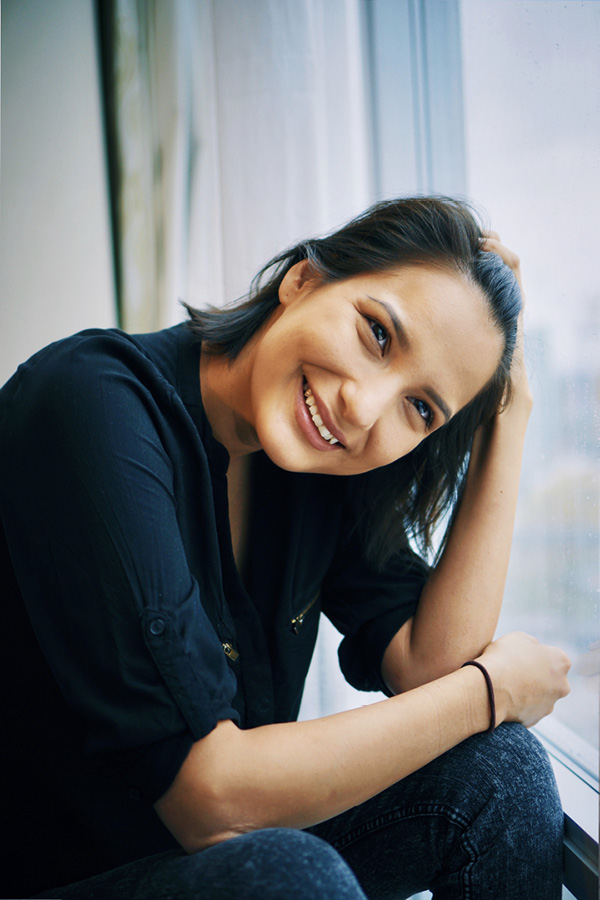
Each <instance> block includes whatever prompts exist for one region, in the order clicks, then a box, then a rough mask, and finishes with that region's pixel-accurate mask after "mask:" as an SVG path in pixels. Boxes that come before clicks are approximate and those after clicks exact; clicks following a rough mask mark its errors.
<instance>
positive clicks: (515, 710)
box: [479, 632, 571, 728]
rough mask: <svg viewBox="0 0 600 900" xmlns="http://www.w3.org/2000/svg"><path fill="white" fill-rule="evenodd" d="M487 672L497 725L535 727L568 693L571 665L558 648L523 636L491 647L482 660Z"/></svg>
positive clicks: (513, 636) (507, 637) (509, 637)
mask: <svg viewBox="0 0 600 900" xmlns="http://www.w3.org/2000/svg"><path fill="white" fill-rule="evenodd" d="M479 661H480V662H481V664H482V665H484V666H485V667H486V669H487V670H488V672H489V674H490V677H491V679H492V684H493V685H494V693H495V695H496V714H497V719H496V721H497V722H498V723H500V722H503V721H506V722H521V724H523V725H525V726H527V727H528V728H529V727H530V726H531V725H535V724H536V722H539V720H540V719H543V718H544V716H547V715H549V714H550V713H551V712H552V710H553V709H554V704H555V703H556V701H557V700H560V698H561V697H566V696H567V694H568V693H569V690H570V688H569V682H568V680H567V674H568V672H569V669H570V668H571V661H570V659H569V657H568V656H567V654H566V653H564V652H563V651H562V650H560V649H559V648H558V647H549V646H546V645H545V644H540V642H539V641H538V640H536V638H534V637H532V636H531V635H529V634H524V633H523V632H513V633H511V634H507V635H505V636H504V637H501V638H499V639H498V640H496V641H494V642H493V643H491V644H490V645H489V646H488V647H487V648H486V649H485V650H484V652H483V653H482V655H481V656H480V657H479Z"/></svg>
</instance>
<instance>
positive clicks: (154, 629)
mask: <svg viewBox="0 0 600 900" xmlns="http://www.w3.org/2000/svg"><path fill="white" fill-rule="evenodd" d="M164 630H165V620H164V619H152V621H151V622H150V634H154V635H156V636H157V637H158V635H160V634H163V632H164Z"/></svg>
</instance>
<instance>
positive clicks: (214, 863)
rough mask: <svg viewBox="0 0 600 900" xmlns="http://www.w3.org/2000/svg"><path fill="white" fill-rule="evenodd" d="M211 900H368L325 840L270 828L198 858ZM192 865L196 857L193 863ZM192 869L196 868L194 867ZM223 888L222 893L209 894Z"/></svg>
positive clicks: (200, 895)
mask: <svg viewBox="0 0 600 900" xmlns="http://www.w3.org/2000/svg"><path fill="white" fill-rule="evenodd" d="M196 858H197V864H198V883H199V884H200V885H202V884H205V885H208V884H209V883H210V885H211V887H210V890H207V891H206V892H205V893H203V892H202V890H200V893H198V894H197V895H196V896H197V897H198V898H199V900H204V898H205V897H206V900H208V898H212V897H213V896H218V897H219V898H222V900H227V898H232V900H233V898H235V900H255V898H256V900H280V898H281V897H286V900H321V898H323V900H325V898H327V900H329V898H331V897H336V898H337V897H339V898H340V900H365V897H364V893H363V892H362V890H361V888H360V887H359V884H358V882H357V880H356V878H355V876H354V874H353V873H352V871H351V869H350V868H349V866H348V865H347V864H346V863H345V862H344V860H343V859H342V857H341V856H340V855H339V854H338V853H337V852H336V851H335V850H334V849H333V847H331V846H330V845H329V844H328V843H327V842H326V841H324V840H322V839H321V838H318V837H315V836H314V835H312V834H308V833H306V832H303V831H298V830H296V829H289V828H269V829H263V830H260V831H255V832H250V833H249V834H246V835H242V836H240V837H238V838H232V839H231V840H229V841H225V842H224V843H223V844H218V845H217V846H215V847H211V848H210V849H209V850H205V851H202V852H201V853H198V854H196ZM191 859H192V860H193V859H194V857H192V858H191ZM192 865H193V863H192ZM215 889H218V894H213V893H211V892H210V891H211V890H212V891H215Z"/></svg>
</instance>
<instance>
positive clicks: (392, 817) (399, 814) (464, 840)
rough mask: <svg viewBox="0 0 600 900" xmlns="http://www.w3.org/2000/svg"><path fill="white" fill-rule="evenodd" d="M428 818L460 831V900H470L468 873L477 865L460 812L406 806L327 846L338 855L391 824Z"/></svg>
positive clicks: (437, 806)
mask: <svg viewBox="0 0 600 900" xmlns="http://www.w3.org/2000/svg"><path fill="white" fill-rule="evenodd" d="M431 815H435V816H441V817H443V818H445V819H446V820H447V821H449V822H450V824H452V825H456V826H457V827H459V828H462V829H463V834H462V835H461V838H460V843H461V846H462V847H463V849H464V851H465V853H466V854H467V856H468V857H469V862H468V863H466V865H465V866H463V867H462V869H461V872H460V883H461V889H462V897H463V900H470V898H471V897H472V890H471V887H472V883H471V870H472V868H473V866H474V865H475V863H476V861H477V851H476V850H475V848H474V847H473V845H472V844H471V842H470V841H469V839H468V837H467V834H466V831H467V829H468V828H469V825H470V822H469V820H468V819H467V818H466V817H465V816H463V815H462V814H461V813H460V812H458V811H457V810H455V809H453V808H452V807H451V806H444V805H440V804H438V803H417V804H413V805H412V806H407V807H405V808H403V809H401V810H400V809H394V810H391V811H390V812H387V813H385V814H384V815H379V816H375V817H374V818H372V819H369V821H367V822H363V823H361V824H360V825H358V826H357V827H355V828H352V829H350V830H349V831H347V832H346V833H345V834H344V835H343V837H340V838H336V839H335V840H332V841H331V843H332V845H333V846H334V847H335V849H336V850H337V851H338V852H342V851H343V850H345V849H346V848H347V847H349V846H350V845H351V844H353V843H355V842H356V841H358V840H360V839H361V838H363V837H365V836H366V835H370V834H373V833H375V832H376V831H380V830H381V829H383V828H387V827H388V825H392V824H394V823H395V822H400V821H402V820H407V819H416V818H419V817H420V816H431Z"/></svg>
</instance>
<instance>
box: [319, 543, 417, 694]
mask: <svg viewBox="0 0 600 900" xmlns="http://www.w3.org/2000/svg"><path fill="white" fill-rule="evenodd" d="M428 575H429V567H428V566H427V564H426V563H425V562H424V561H423V560H422V559H420V557H418V556H417V555H416V554H415V553H413V552H412V550H410V549H409V548H406V549H405V550H403V551H401V552H399V553H398V554H397V555H396V556H395V557H394V558H393V560H391V561H390V562H389V563H387V564H386V565H385V566H384V567H383V568H381V569H380V568H378V567H376V566H375V565H371V564H370V563H369V562H368V561H367V559H366V558H365V554H364V550H363V547H362V544H361V540H360V537H359V534H358V531H357V530H356V529H355V530H354V531H352V532H351V533H350V534H348V535H346V536H345V537H344V538H343V539H342V541H341V543H340V546H339V548H338V551H337V553H336V556H335V558H334V561H333V564H332V566H331V568H330V571H329V573H328V575H327V577H326V578H325V580H324V582H323V585H322V595H321V596H322V602H323V611H324V612H325V614H326V615H327V617H328V618H329V619H330V620H331V622H332V623H333V624H334V625H335V627H336V628H337V629H338V630H339V631H340V632H341V633H342V634H343V635H344V638H343V640H342V642H341V644H340V647H339V651H338V655H339V660H340V667H341V669H342V672H343V674H344V677H345V678H346V680H347V681H348V682H349V683H350V684H351V685H352V686H353V687H355V688H357V689H358V690H361V691H382V692H383V693H386V694H389V693H390V692H389V689H388V688H387V686H386V684H385V682H384V681H383V678H382V675H381V663H382V660H383V654H384V653H385V650H386V648H387V646H388V644H389V643H390V641H391V640H392V638H393V637H394V635H395V634H396V632H397V631H398V630H399V629H400V628H401V627H402V625H404V623H405V622H406V621H407V620H408V619H410V618H411V616H412V615H414V612H415V610H416V608H417V604H418V601H419V597H420V594H421V591H422V589H423V585H424V584H425V582H426V581H427V578H428Z"/></svg>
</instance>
